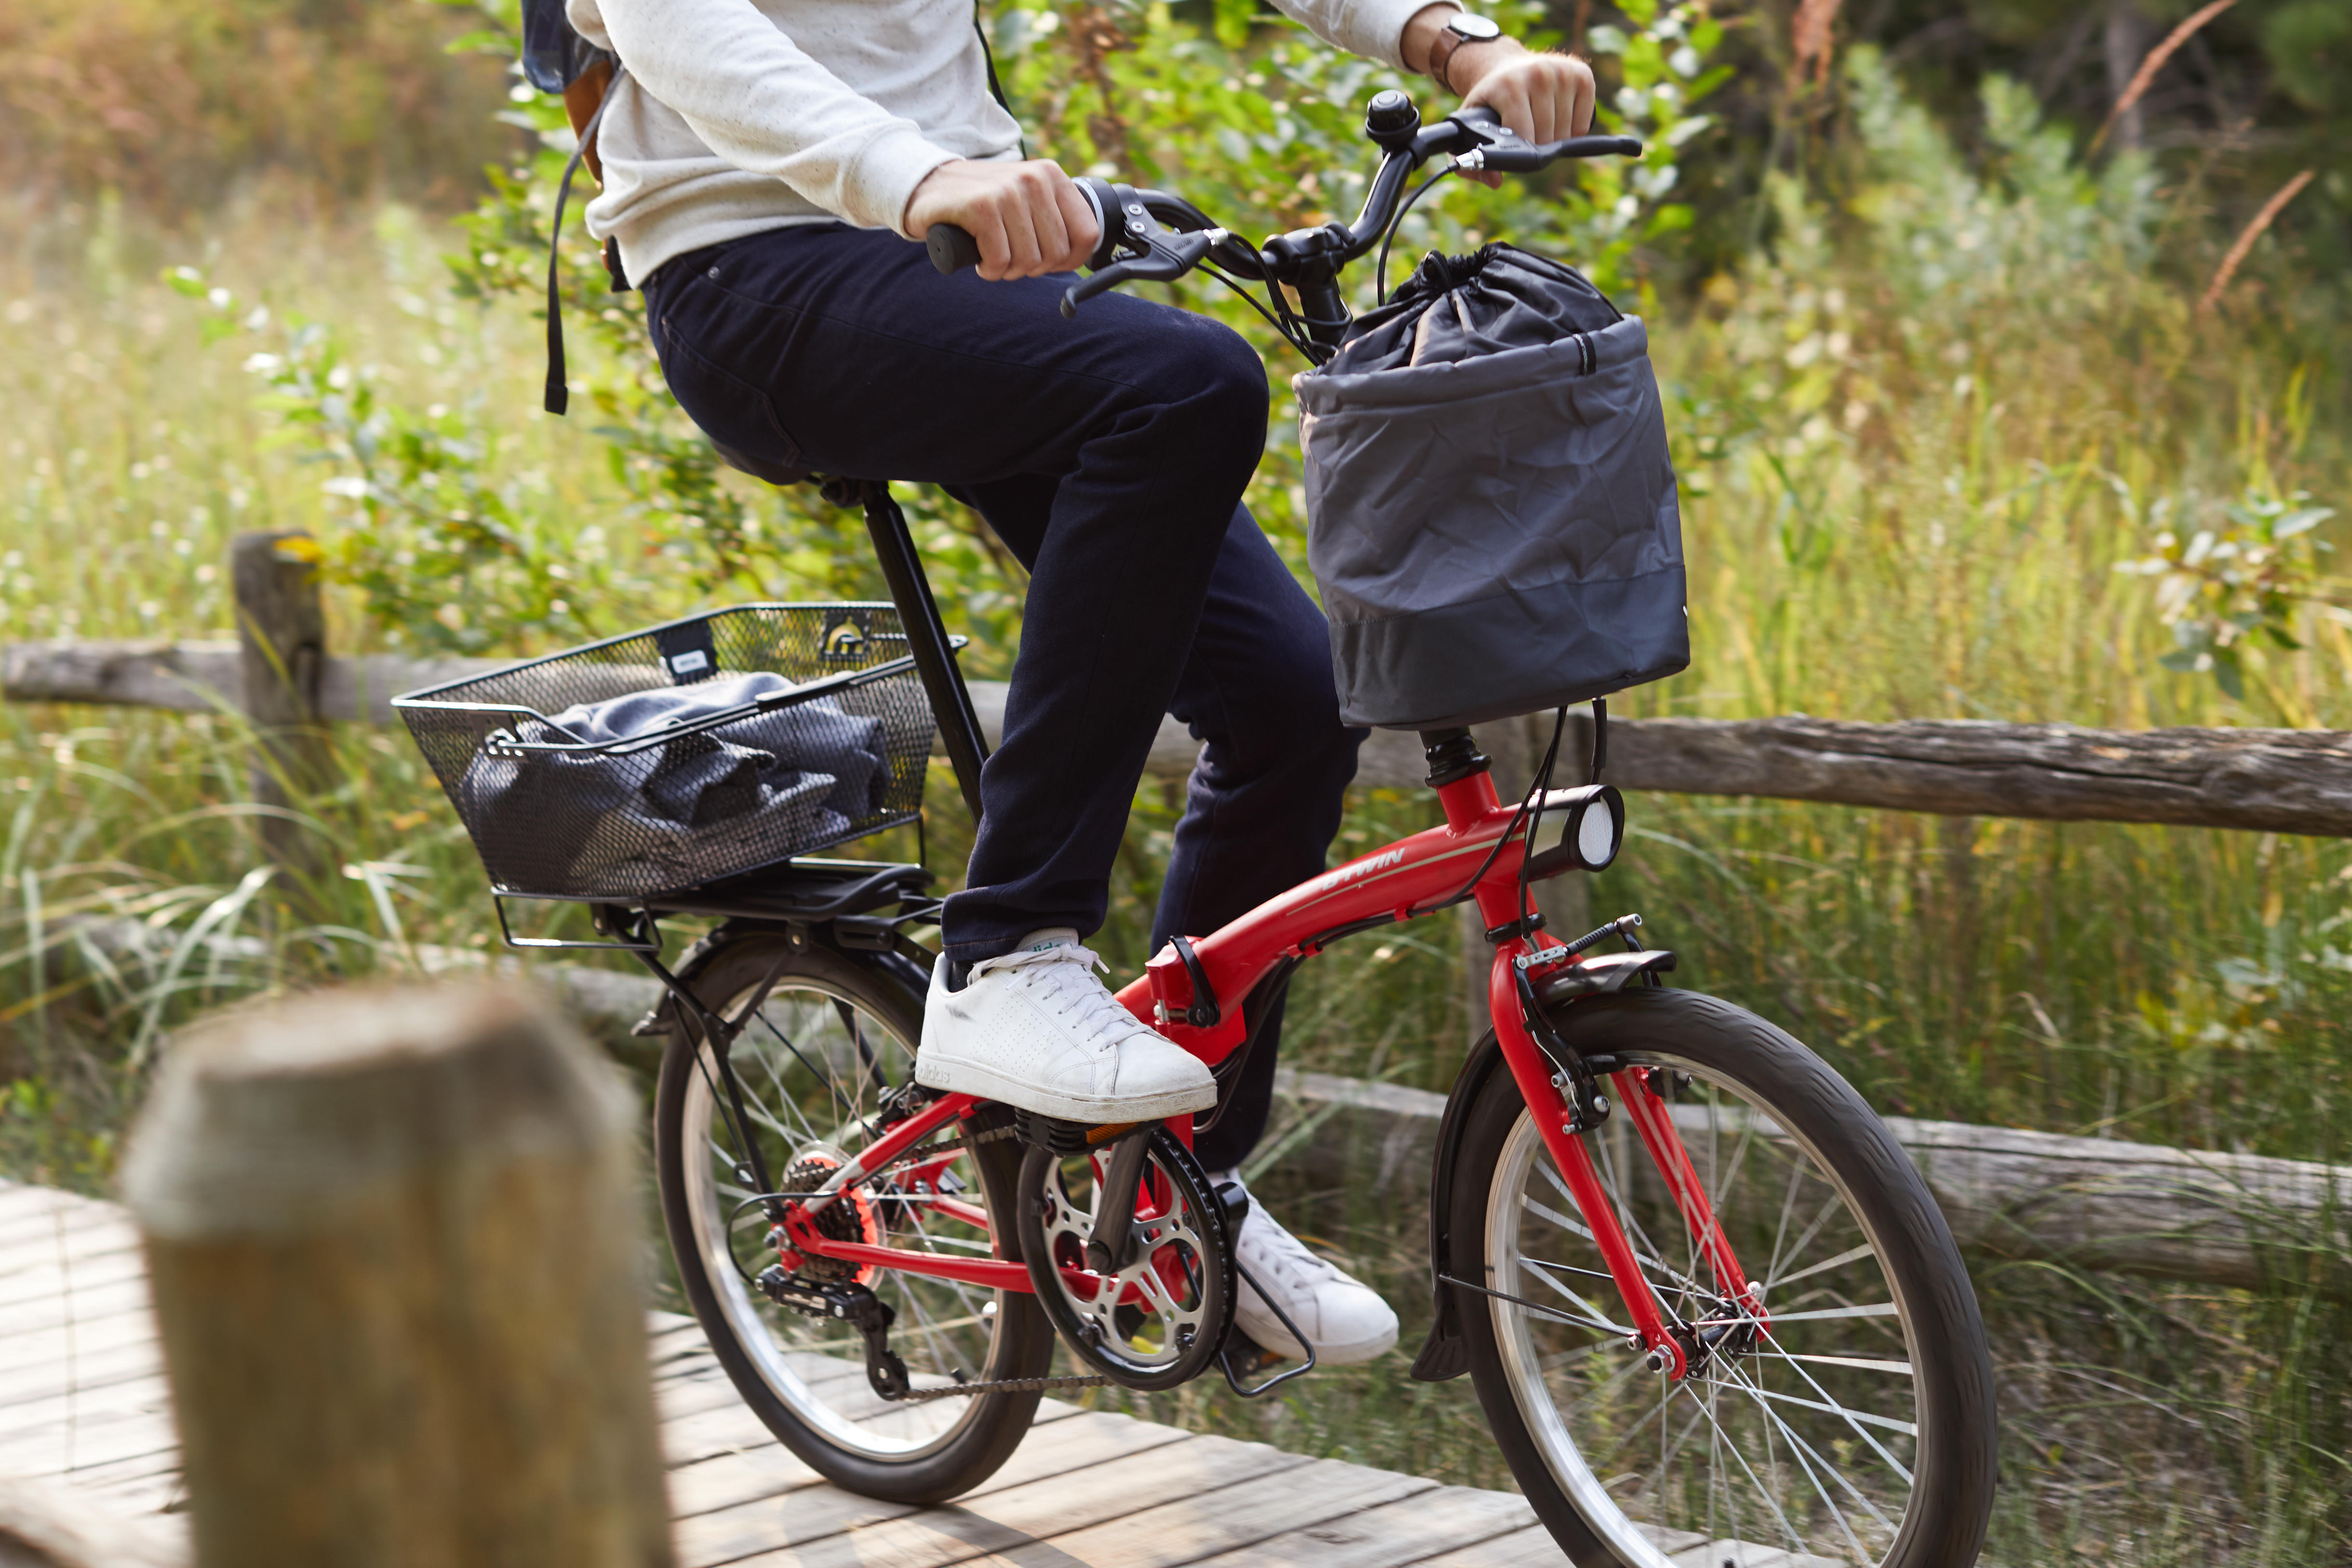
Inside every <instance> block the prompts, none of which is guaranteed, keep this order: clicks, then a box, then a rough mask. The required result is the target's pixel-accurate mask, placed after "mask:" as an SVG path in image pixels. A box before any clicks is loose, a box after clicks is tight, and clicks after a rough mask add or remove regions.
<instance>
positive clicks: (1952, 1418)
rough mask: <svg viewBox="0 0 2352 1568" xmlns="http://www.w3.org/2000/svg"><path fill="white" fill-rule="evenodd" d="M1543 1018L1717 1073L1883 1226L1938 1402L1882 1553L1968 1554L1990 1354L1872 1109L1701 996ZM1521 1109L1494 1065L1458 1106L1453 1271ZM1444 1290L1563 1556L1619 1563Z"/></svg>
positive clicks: (1943, 1558) (1975, 1544)
mask: <svg viewBox="0 0 2352 1568" xmlns="http://www.w3.org/2000/svg"><path fill="white" fill-rule="evenodd" d="M1551 1019H1552V1022H1553V1025H1554V1027H1555V1028H1557V1029H1558V1030H1559V1032H1560V1034H1561V1036H1562V1037H1563V1038H1564V1039H1565V1040H1567V1041H1568V1043H1569V1044H1570V1045H1571V1046H1573V1047H1574V1048H1576V1050H1577V1051H1580V1052H1581V1053H1584V1054H1588V1055H1600V1054H1604V1053H1624V1052H1630V1051H1641V1050H1643V1049H1649V1050H1654V1051H1671V1052H1673V1053H1675V1054H1676V1055H1678V1056H1681V1057H1684V1058H1685V1059H1687V1060H1689V1061H1694V1062H1697V1063H1700V1064H1702V1065H1704V1066H1706V1067H1707V1068H1709V1069H1710V1070H1711V1071H1717V1072H1719V1073H1721V1074H1722V1075H1723V1077H1724V1078H1725V1079H1727V1081H1729V1082H1733V1083H1735V1084H1737V1085H1738V1087H1739V1088H1740V1089H1741V1090H1742V1091H1743V1092H1747V1093H1749V1094H1751V1095H1752V1096H1754V1098H1755V1099H1756V1101H1757V1103H1759V1104H1760V1105H1762V1106H1764V1107H1765V1108H1766V1109H1767V1110H1768V1111H1769V1112H1770V1113H1772V1114H1773V1115H1774V1116H1775V1117H1776V1118H1778V1119H1780V1121H1781V1122H1782V1124H1784V1125H1786V1126H1789V1127H1790V1129H1791V1130H1792V1131H1794V1132H1797V1133H1799V1134H1801V1135H1802V1136H1803V1137H1804V1138H1805V1139H1806V1141H1807V1142H1808V1143H1810V1144H1811V1145H1812V1146H1813V1148H1814V1150H1815V1152H1816V1153H1817V1154H1818V1155H1820V1156H1821V1158H1822V1161H1823V1162H1824V1163H1825V1164H1827V1165H1829V1166H1831V1167H1832V1173H1833V1174H1834V1175H1835V1176H1838V1177H1839V1179H1840V1181H1841V1184H1842V1185H1843V1186H1844V1187H1845V1189H1846V1195H1847V1197H1848V1198H1849V1200H1850V1201H1851V1202H1853V1204H1854V1205H1855V1206H1856V1207H1858V1208H1866V1209H1868V1210H1869V1211H1870V1214H1869V1219H1870V1223H1871V1226H1872V1229H1873V1230H1874V1233H1875V1234H1877V1235H1878V1236H1880V1237H1882V1238H1884V1239H1885V1241H1886V1246H1887V1250H1886V1252H1885V1253H1882V1254H1881V1259H1880V1261H1881V1264H1882V1266H1883V1267H1885V1268H1886V1269H1887V1270H1889V1271H1890V1273H1892V1272H1896V1271H1900V1272H1901V1273H1902V1274H1903V1275H1904V1276H1905V1280H1904V1283H1903V1289H1904V1291H1905V1298H1906V1301H1910V1302H1912V1303H1913V1304H1914V1305H1915V1306H1916V1308H1917V1310H1918V1317H1917V1320H1916V1322H1917V1326H1918V1327H1919V1328H1920V1330H1921V1331H1922V1332H1921V1333H1919V1334H1918V1335H1917V1336H1916V1338H1917V1341H1918V1343H1917V1344H1916V1345H1915V1349H1914V1353H1913V1354H1914V1360H1915V1363H1916V1364H1919V1365H1920V1366H1921V1367H1922V1371H1923V1374H1924V1375H1923V1376H1922V1377H1921V1378H1920V1380H1919V1388H1920V1400H1921V1404H1922V1406H1923V1408H1925V1409H1929V1410H1933V1411H1937V1412H1939V1413H1940V1414H1939V1415H1938V1416H1936V1417H1935V1418H1932V1419H1930V1420H1929V1421H1927V1422H1924V1423H1922V1428H1923V1429H1922V1434H1921V1451H1920V1455H1919V1459H1918V1462H1917V1463H1916V1465H1915V1467H1914V1469H1915V1474H1916V1476H1918V1477H1919V1478H1920V1479H1919V1480H1918V1482H1917V1483H1916V1485H1915V1488H1914V1492H1913V1498H1914V1506H1913V1508H1912V1510H1911V1511H1910V1512H1909V1513H1908V1514H1907V1515H1906V1518H1905V1520H1904V1521H1903V1527H1902V1530H1901V1531H1900V1533H1899V1534H1898V1535H1897V1537H1896V1539H1895V1542H1894V1544H1893V1546H1892V1547H1891V1548H1890V1549H1889V1551H1888V1553H1887V1555H1886V1556H1885V1558H1884V1559H1883V1560H1882V1565H1883V1568H1969V1564H1972V1563H1975V1562H1976V1560H1977V1556H1978V1554H1979V1552H1981V1551H1982V1550H1983V1543H1984V1537H1985V1531H1986V1528H1987V1525H1988V1523H1989V1521H1990V1516H1991V1511H1992V1495H1993V1483H1994V1477H1995V1464H1996V1457H1995V1450H1996V1447H1997V1443H1998V1437H1999V1428H1998V1422H1997V1418H1996V1415H1995V1410H1994V1386H1993V1378H1992V1362H1991V1356H1990V1352H1989V1351H1988V1349H1987V1346H1986V1343H1985V1334H1984V1323H1983V1320H1982V1317H1981V1315H1980V1313H1979V1310H1978V1307H1977V1300H1976V1291H1975V1289H1974V1287H1973V1286H1971V1285H1970V1284H1969V1276H1968V1270H1967V1268H1966V1266H1965V1265H1964V1264H1963V1263H1962V1261H1961V1259H1960V1253H1959V1248H1958V1244H1957V1243H1956V1242H1955V1241H1954V1240H1953V1239H1952V1233H1951V1228H1950V1227H1949V1226H1948V1225H1947V1224H1946V1223H1945V1220H1944V1215H1943V1211H1942V1210H1941V1209H1940V1208H1938V1207H1937V1205H1936V1200H1935V1197H1934V1195H1933V1194H1932V1193H1930V1192H1929V1191H1928V1189H1927V1183H1926V1181H1925V1180H1923V1179H1922V1178H1921V1176H1920V1175H1919V1173H1918V1171H1917V1169H1916V1167H1915V1166H1913V1165H1912V1164H1911V1161H1910V1159H1909V1158H1908V1157H1907V1156H1906V1155H1905V1154H1904V1153H1903V1149H1902V1146H1901V1145H1899V1144H1897V1143H1896V1142H1895V1137H1894V1134H1892V1133H1890V1132H1889V1131H1888V1130H1887V1128H1886V1125H1885V1123H1883V1122H1881V1121H1880V1120H1879V1119H1878V1117H1877V1116H1876V1115H1875V1114H1874V1113H1872V1111H1871V1110H1870V1108H1869V1106H1868V1105H1867V1104H1866V1103H1864V1101H1863V1099H1862V1097H1861V1096H1860V1095H1859V1094H1857V1093H1856V1092H1854V1091H1853V1086H1852V1085H1850V1084H1848V1083H1847V1082H1845V1080H1844V1079H1843V1078H1841V1077H1840V1076H1838V1074H1837V1073H1836V1072H1835V1071H1833V1070H1832V1068H1831V1067H1830V1066H1829V1064H1828V1063H1827V1062H1825V1061H1822V1059H1821V1058H1820V1057H1818V1056H1816V1055H1814V1054H1813V1052H1812V1051H1811V1050H1809V1049H1808V1048H1807V1047H1806V1046H1804V1045H1803V1044H1802V1043H1801V1042H1800V1041H1798V1040H1795V1039H1794V1038H1792V1037H1791V1036H1790V1035H1789V1034H1787V1033H1786V1032H1785V1031H1783V1030H1780V1029H1777V1028H1775V1027H1774V1026H1773V1025H1772V1024H1770V1023H1769V1022H1767V1021H1766V1020H1765V1019H1760V1018H1758V1017H1757V1016H1756V1015H1755V1014H1753V1013H1750V1012H1748V1011H1746V1010H1745V1009H1740V1008H1737V1007H1734V1006H1733V1005H1731V1004H1730V1003H1728V1002H1725V1001H1721V1000H1719V999H1717V998H1713V997H1707V996H1702V995H1700V994H1698V993H1696V992H1693V991H1676V990H1664V989H1652V988H1642V989H1639V990H1629V991H1621V992H1618V993H1615V994H1613V995H1610V996H1601V997H1588V998H1580V999H1578V1000H1575V1001H1572V1002H1569V1003H1566V1004H1564V1005H1562V1006H1560V1007H1558V1008H1555V1009H1552V1012H1551ZM1622 1092H1635V1091H1633V1090H1631V1089H1630V1088H1629V1089H1626V1090H1624V1091H1622ZM1526 1109H1527V1104H1526V1101H1525V1100H1524V1099H1523V1098H1522V1097H1521V1095H1520V1093H1519V1089H1518V1085H1517V1082H1514V1081H1513V1079H1512V1078H1511V1076H1510V1074H1508V1073H1507V1072H1498V1073H1496V1074H1495V1075H1494V1076H1493V1077H1491V1078H1489V1079H1488V1080H1487V1082H1486V1086H1485V1088H1484V1089H1483V1090H1482V1091H1481V1092H1480V1093H1479V1096H1478V1099H1477V1101H1476V1103H1475V1104H1474V1105H1473V1106H1472V1107H1471V1109H1470V1112H1469V1114H1468V1116H1467V1118H1466V1119H1465V1125H1464V1131H1463V1139H1462V1145H1461V1154H1460V1155H1459V1156H1458V1161H1459V1163H1458V1164H1457V1165H1456V1166H1455V1174H1454V1197H1453V1207H1452V1214H1451V1216H1450V1220H1451V1233H1452V1235H1453V1237H1454V1258H1453V1260H1452V1261H1453V1263H1454V1269H1455V1273H1456V1277H1457V1278H1465V1279H1470V1280H1474V1281H1476V1280H1483V1279H1485V1278H1486V1268H1487V1258H1486V1212H1487V1205H1488V1197H1489V1189H1490V1188H1491V1186H1493V1183H1494V1179H1495V1171H1496V1165H1497V1163H1498V1161H1499V1159H1500V1157H1501V1155H1502V1152H1503V1147H1504V1144H1505V1140H1506V1139H1507V1137H1508V1136H1509V1134H1510V1133H1511V1131H1512V1129H1513V1127H1514V1126H1515V1124H1517V1121H1518V1119H1519V1117H1520V1116H1521V1115H1522V1114H1524V1113H1525V1112H1526ZM1889 1254H1893V1255H1889ZM1455 1295H1456V1297H1457V1300H1458V1301H1459V1303H1460V1308H1461V1315H1460V1321H1461V1323H1462V1328H1463V1341H1464V1347H1465V1350H1466V1351H1467V1352H1468V1357H1469V1363H1470V1374H1471V1380H1472V1383H1473V1385H1475V1388H1476V1390H1477V1395H1478V1402H1479V1405H1480V1406H1482V1407H1483V1408H1484V1409H1485V1411H1486V1419H1487V1423H1488V1425H1489V1427H1491V1429H1492V1430H1493V1432H1494V1436H1495V1441H1496V1446H1497V1447H1498V1448H1501V1449H1502V1451H1503V1456H1504V1458H1505V1459H1506V1460H1507V1461H1508V1463H1509V1465H1510V1467H1511V1473H1512V1475H1513V1476H1514V1477H1515V1478H1517V1480H1518V1483H1519V1489H1520V1490H1521V1491H1522V1492H1523V1493H1524V1494H1525V1495H1526V1497H1527V1499H1528V1503H1529V1505H1530V1506H1531V1507H1533V1508H1534V1510H1535V1511H1536V1515H1537V1517H1538V1518H1539V1519H1540V1520H1542V1521H1543V1523H1544V1525H1545V1526H1546V1528H1547V1529H1549V1531H1550V1532H1551V1535H1552V1538H1553V1539H1554V1540H1555V1541H1556V1542H1559V1546H1560V1549H1561V1550H1562V1551H1563V1552H1566V1553H1567V1554H1568V1556H1569V1559H1570V1561H1571V1562H1573V1563H1576V1564H1577V1568H1622V1563H1623V1559H1622V1558H1621V1557H1619V1556H1618V1555H1617V1554H1616V1553H1615V1552H1612V1550H1611V1549H1610V1548H1609V1546H1608V1544H1607V1543H1606V1542H1604V1541H1603V1540H1602V1539H1601V1537H1600V1536H1599V1535H1598V1534H1596V1533H1595V1532H1594V1530H1593V1528H1592V1526H1591V1523H1590V1521H1587V1520H1586V1519H1585V1518H1584V1516H1583V1515H1582V1514H1581V1513H1580V1511H1578V1509H1577V1507H1576V1505H1575V1503H1574V1501H1573V1500H1571V1499H1570V1497H1569V1495H1568V1493H1567V1492H1566V1491H1565V1490H1563V1489H1562V1488H1561V1487H1560V1485H1559V1482H1558V1480H1557V1479H1555V1478H1554V1476H1553V1474H1552V1471H1551V1468H1550V1466H1549V1464H1547V1463H1546V1461H1545V1459H1544V1457H1543V1453H1542V1449H1541V1448H1540V1446H1539V1445H1538V1442H1537V1441H1536V1438H1535V1437H1534V1435H1533V1434H1532V1433H1531V1432H1530V1431H1529V1430H1528V1425H1527V1420H1526V1417H1525V1416H1524V1415H1523V1414H1522V1413H1521V1411H1520V1408H1519V1404H1518V1400H1517V1397H1516V1396H1515V1395H1514V1393H1513V1391H1512V1389H1511V1387H1510V1385H1509V1378H1508V1375H1507V1371H1506V1368H1505V1364H1504V1360H1503V1355H1502V1351H1501V1348H1500V1344H1499V1342H1498V1340H1497V1337H1496V1328H1495V1322H1494V1312H1493V1311H1492V1309H1491V1308H1489V1307H1488V1306H1487V1305H1486V1303H1485V1302H1484V1301H1479V1300H1478V1299H1476V1298H1475V1297H1474V1296H1473V1295H1472V1294H1471V1292H1469V1291H1456V1292H1455Z"/></svg>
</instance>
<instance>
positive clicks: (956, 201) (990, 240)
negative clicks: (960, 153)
mask: <svg viewBox="0 0 2352 1568" xmlns="http://www.w3.org/2000/svg"><path fill="white" fill-rule="evenodd" d="M933 224H954V225H958V226H959V227H961V228H962V229H963V230H964V231H965V232H966V233H968V234H970V235H971V237H972V238H973V239H974V240H975V241H977V242H978V243H979V246H980V267H979V271H980V275H981V276H982V277H985V278H987V279H989V280H990V281H991V282H1001V281H1003V280H1004V279H1007V278H1013V277H1040V276H1042V275H1044V274H1045V273H1048V272H1068V271H1070V270H1071V269H1073V268H1074V267H1077V266H1078V265H1079V264H1080V263H1082V262H1084V261H1085V260H1086V259H1087V257H1088V256H1092V255H1093V254H1094V249H1095V243H1096V241H1097V239H1099V238H1100V237H1101V233H1102V231H1101V229H1100V227H1099V225H1097V224H1096V222H1095V210H1094V206H1093V204H1091V203H1089V202H1088V201H1087V197H1086V193H1085V192H1083V191H1081V190H1079V189H1078V187H1077V186H1076V184H1075V183H1072V181H1071V179H1070V177H1069V176H1068V175H1067V174H1065V173H1063V172H1062V166H1061V165H1060V164H1058V163H1056V162H1053V161H1052V160H1051V159H1046V158H1032V159H1030V160H1029V161H1028V162H1024V163H983V162H975V161H973V160H971V159H966V158H958V159H955V160H954V161H952V162H946V163H942V164H940V166H939V167H938V168H936V169H934V170H932V171H931V172H929V173H928V174H926V175H924V176H923V183H921V184H919V185H917V186H916V187H915V193H914V194H913V195H912V196H911V197H909V198H908V201H907V222H906V230H907V232H908V234H911V235H921V234H923V233H924V231H926V230H928V229H929V227H930V226H931V225H933Z"/></svg>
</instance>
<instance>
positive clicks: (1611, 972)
mask: <svg viewBox="0 0 2352 1568" xmlns="http://www.w3.org/2000/svg"><path fill="white" fill-rule="evenodd" d="M1673 967H1675V956H1674V954H1673V953H1672V952H1669V951H1667V950H1665V949H1664V948H1651V949H1649V950H1647V951H1643V952H1634V953H1611V954H1606V955H1603V956H1600V957H1598V958H1594V959H1588V960H1586V961H1585V962H1584V963H1581V964H1578V965H1574V966H1571V967H1566V968H1563V969H1561V970H1560V971H1559V973H1557V974H1556V975H1554V976H1552V977H1550V978H1549V979H1547V980H1545V981H1543V982H1542V983H1541V984H1539V985H1538V987H1537V988H1536V990H1537V994H1538V997H1539V998H1541V1000H1542V1002H1543V1007H1544V1014H1545V1016H1546V1017H1547V1018H1549V1019H1550V1020H1551V1022H1552V1027H1553V1028H1554V1029H1555V1030H1563V1029H1565V1027H1566V1026H1567V1023H1568V1019H1569V1015H1570V1011H1571V1009H1572V1008H1573V1006H1574V1003H1575V1001H1576V998H1579V997H1588V996H1605V995H1607V994H1608V993H1609V992H1611V991H1614V990H1618V989H1621V988H1623V987H1624V986H1625V984H1626V983H1627V982H1628V981H1630V980H1632V979H1633V978H1634V977H1636V976H1649V975H1655V974H1657V973H1659V972H1661V971H1663V970H1667V969H1671V968H1673ZM1651 983H1652V984H1655V983H1656V982H1655V981H1652V982H1651ZM1507 1071H1510V1069H1508V1068H1507V1067H1506V1066H1505V1065H1504V1064H1503V1047H1502V1044H1501V1042H1500V1041H1498V1040H1496V1038H1495V1031H1494V1030H1491V1029H1490V1030H1487V1031H1486V1033H1485V1034H1483V1035H1481V1036H1480V1037H1479V1039H1478V1043H1477V1044H1475V1045H1474V1046H1472V1047H1471V1048H1470V1054H1469V1055H1468V1056H1467V1057H1465V1059H1464V1060H1463V1062H1462V1071H1460V1072H1458V1073H1456V1074H1455V1075H1454V1089H1453V1092H1451V1093H1449V1094H1447V1095H1446V1097H1445V1117H1444V1120H1443V1121H1442V1122H1440V1123H1439V1124H1438V1128H1437V1149H1436V1152H1435V1153H1434V1154H1433V1155H1432V1156H1431V1159H1430V1169H1429V1288H1430V1291H1431V1292H1432V1294H1433V1296H1434V1297H1435V1299H1436V1306H1437V1312H1436V1315H1435V1317H1433V1319H1432V1320H1431V1322H1430V1325H1429V1338H1428V1340H1427V1341H1426V1342H1425V1343H1423V1345H1422V1347H1421V1354H1419V1355H1417V1356H1415V1357H1413V1362H1412V1375H1413V1377H1414V1378H1415V1380H1417V1381H1419V1382H1422V1383H1444V1382H1445V1381H1446V1380H1447V1379H1448V1378H1454V1377H1459V1376H1461V1375H1463V1374H1464V1373H1465V1372H1467V1371H1469V1370H1470V1358H1469V1354H1468V1352H1466V1351H1465V1349H1464V1348H1463V1344H1462V1325H1461V1323H1460V1322H1458V1321H1457V1320H1456V1318H1455V1316H1454V1292H1453V1291H1451V1290H1448V1289H1447V1288H1446V1286H1445V1283H1444V1279H1445V1276H1447V1275H1448V1274H1454V1258H1453V1236H1452V1227H1453V1222H1454V1165H1455V1164H1456V1162H1457V1161H1458V1159H1459V1158H1460V1155H1461V1151H1462V1124H1463V1122H1464V1120H1465V1118H1467V1117H1468V1116H1469V1114H1470V1107H1471V1106H1473V1105H1475V1104H1476V1103H1478V1096H1479V1094H1480V1093H1481V1092H1484V1091H1485V1089H1486V1081H1487V1080H1488V1079H1490V1078H1492V1077H1493V1076H1494V1075H1495V1074H1496V1073H1497V1072H1507ZM1454 1277H1455V1278H1456V1279H1459V1278H1460V1277H1461V1276H1460V1275H1458V1274H1454Z"/></svg>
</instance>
